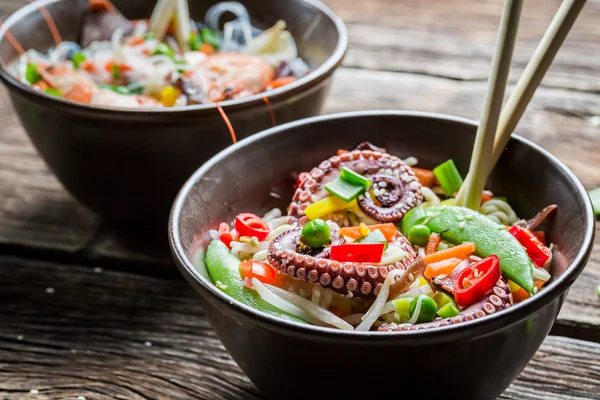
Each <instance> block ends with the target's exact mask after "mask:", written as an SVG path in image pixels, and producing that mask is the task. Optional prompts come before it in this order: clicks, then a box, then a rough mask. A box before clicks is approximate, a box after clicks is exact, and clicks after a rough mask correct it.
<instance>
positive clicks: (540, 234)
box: [531, 231, 546, 246]
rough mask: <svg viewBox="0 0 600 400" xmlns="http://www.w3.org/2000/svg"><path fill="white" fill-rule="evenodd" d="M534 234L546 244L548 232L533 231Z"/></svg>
mask: <svg viewBox="0 0 600 400" xmlns="http://www.w3.org/2000/svg"><path fill="white" fill-rule="evenodd" d="M531 233H533V236H535V237H536V238H537V239H538V240H539V241H540V242H542V244H543V245H544V246H545V245H546V233H545V232H544V231H531Z"/></svg>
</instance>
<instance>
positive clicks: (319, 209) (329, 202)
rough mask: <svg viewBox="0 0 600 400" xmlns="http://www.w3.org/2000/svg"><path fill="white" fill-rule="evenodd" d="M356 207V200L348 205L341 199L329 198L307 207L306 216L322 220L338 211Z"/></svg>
mask: <svg viewBox="0 0 600 400" xmlns="http://www.w3.org/2000/svg"><path fill="white" fill-rule="evenodd" d="M355 205H357V204H356V200H352V201H351V202H350V203H346V202H345V201H344V200H342V199H340V198H339V197H336V196H329V197H325V198H324V199H322V200H319V201H317V202H316V203H312V204H311V205H310V206H308V207H306V210H304V213H305V214H306V216H307V217H308V219H311V220H312V219H315V218H321V217H323V216H325V215H328V214H331V213H333V212H336V211H342V210H345V209H347V208H350V207H353V206H355Z"/></svg>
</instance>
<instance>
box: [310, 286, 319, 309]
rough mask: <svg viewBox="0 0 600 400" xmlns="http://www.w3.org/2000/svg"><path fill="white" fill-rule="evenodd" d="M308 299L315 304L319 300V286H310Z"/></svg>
mask: <svg viewBox="0 0 600 400" xmlns="http://www.w3.org/2000/svg"><path fill="white" fill-rule="evenodd" d="M310 301H312V302H313V303H314V304H317V305H318V304H319V302H320V301H321V288H319V287H318V286H317V285H315V286H313V288H312V295H311V297H310Z"/></svg>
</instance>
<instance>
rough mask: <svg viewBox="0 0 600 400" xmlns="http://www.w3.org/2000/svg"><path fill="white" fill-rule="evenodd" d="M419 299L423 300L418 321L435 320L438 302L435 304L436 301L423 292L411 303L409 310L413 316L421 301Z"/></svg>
mask: <svg viewBox="0 0 600 400" xmlns="http://www.w3.org/2000/svg"><path fill="white" fill-rule="evenodd" d="M419 300H421V311H420V312H419V316H418V317H417V323H423V322H431V321H433V319H434V318H435V313H436V312H437V304H435V301H434V300H433V299H432V298H431V297H429V296H427V295H425V294H422V295H420V296H419V297H417V298H415V300H414V301H413V302H412V304H411V305H410V308H409V309H408V312H409V314H410V316H411V318H412V316H413V314H414V313H415V309H416V308H417V303H418V302H419Z"/></svg>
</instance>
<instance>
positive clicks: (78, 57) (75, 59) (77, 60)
mask: <svg viewBox="0 0 600 400" xmlns="http://www.w3.org/2000/svg"><path fill="white" fill-rule="evenodd" d="M85 60H86V58H85V55H84V54H83V53H82V52H80V51H76V52H75V53H73V56H72V57H71V62H72V63H73V65H74V66H75V68H77V69H79V67H80V66H81V64H82V63H83V62H84V61H85Z"/></svg>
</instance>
